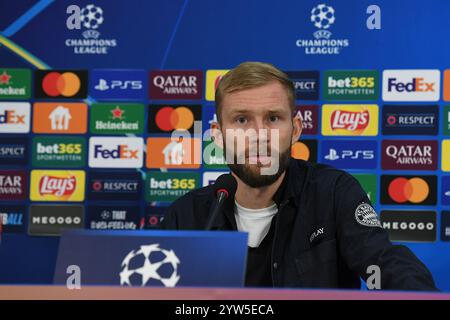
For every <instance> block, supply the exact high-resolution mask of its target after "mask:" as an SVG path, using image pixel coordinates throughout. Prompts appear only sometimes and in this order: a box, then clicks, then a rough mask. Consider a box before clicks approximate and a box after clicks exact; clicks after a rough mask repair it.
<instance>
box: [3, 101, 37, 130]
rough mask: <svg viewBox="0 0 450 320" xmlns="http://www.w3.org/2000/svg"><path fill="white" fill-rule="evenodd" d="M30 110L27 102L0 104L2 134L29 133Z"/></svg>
mask: <svg viewBox="0 0 450 320" xmlns="http://www.w3.org/2000/svg"><path fill="white" fill-rule="evenodd" d="M30 109H31V108H30V104H29V103H25V102H0V133H28V132H29V131H30Z"/></svg>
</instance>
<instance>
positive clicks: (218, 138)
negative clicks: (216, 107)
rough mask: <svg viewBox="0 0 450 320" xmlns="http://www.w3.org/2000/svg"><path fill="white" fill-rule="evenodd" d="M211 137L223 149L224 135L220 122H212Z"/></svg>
mask: <svg viewBox="0 0 450 320" xmlns="http://www.w3.org/2000/svg"><path fill="white" fill-rule="evenodd" d="M211 138H212V139H213V141H214V143H215V144H216V145H217V146H218V147H219V148H221V149H223V135H222V131H221V127H220V124H219V122H216V121H213V122H211Z"/></svg>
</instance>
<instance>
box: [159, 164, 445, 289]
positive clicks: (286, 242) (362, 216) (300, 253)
mask: <svg viewBox="0 0 450 320" xmlns="http://www.w3.org/2000/svg"><path fill="white" fill-rule="evenodd" d="M214 200H215V197H214V196H213V192H212V187H211V186H207V187H203V188H200V189H197V190H194V191H191V192H189V193H187V194H185V195H184V196H182V197H181V198H179V199H178V200H176V201H175V202H174V203H173V204H172V205H171V206H170V207H169V208H168V211H167V213H166V216H165V219H164V221H163V222H162V226H163V228H165V229H172V230H178V229H179V230H201V229H204V228H205V226H206V224H207V221H208V216H209V214H210V211H211V209H212V206H213V205H214ZM273 200H274V201H275V202H276V203H277V205H278V213H277V214H276V215H275V217H274V219H275V222H274V223H275V231H274V235H273V243H272V255H271V267H272V270H271V274H272V284H273V286H274V287H302V288H360V287H361V283H360V277H362V278H363V279H364V280H367V278H368V277H370V276H371V274H372V272H373V271H370V272H368V270H367V268H368V267H369V266H370V265H376V266H378V267H379V268H380V271H381V289H382V290H422V291H435V290H437V289H436V287H435V284H434V281H433V277H432V275H431V273H430V272H429V271H428V269H427V268H426V267H425V265H424V264H423V263H422V262H421V261H420V260H419V259H418V258H417V257H416V256H415V255H414V254H413V253H412V252H411V250H410V249H409V248H407V247H405V246H401V245H393V244H392V243H391V242H390V241H389V239H388V233H387V231H386V230H384V229H383V228H382V227H381V224H380V221H379V220H378V216H377V215H376V213H375V211H374V210H373V208H372V206H371V203H370V200H369V199H368V198H367V194H366V192H365V191H364V190H363V189H362V187H361V185H360V184H359V182H358V181H357V180H356V179H355V178H354V177H353V176H352V175H350V174H349V173H347V172H345V171H342V170H338V169H335V168H333V167H330V166H326V165H322V164H315V163H310V162H307V161H302V160H296V159H292V158H291V159H290V164H289V168H288V169H287V172H286V175H285V178H284V181H283V183H282V185H281V186H280V188H279V189H278V191H277V192H276V194H275V196H274V198H273ZM214 229H216V230H237V227H236V220H235V218H234V200H232V201H229V202H227V203H226V205H225V207H224V210H223V214H222V215H219V216H218V217H217V219H216V220H215V221H214V224H213V230H214Z"/></svg>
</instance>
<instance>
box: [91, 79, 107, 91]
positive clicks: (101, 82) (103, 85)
mask: <svg viewBox="0 0 450 320" xmlns="http://www.w3.org/2000/svg"><path fill="white" fill-rule="evenodd" d="M94 88H95V89H96V90H100V91H105V90H108V89H109V86H108V83H107V82H106V80H105V79H99V81H98V84H97V85H96V86H95V87H94Z"/></svg>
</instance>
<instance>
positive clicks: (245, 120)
mask: <svg viewBox="0 0 450 320" xmlns="http://www.w3.org/2000/svg"><path fill="white" fill-rule="evenodd" d="M236 122H237V123H239V124H246V123H247V119H245V118H244V117H239V118H237V119H236Z"/></svg>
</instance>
